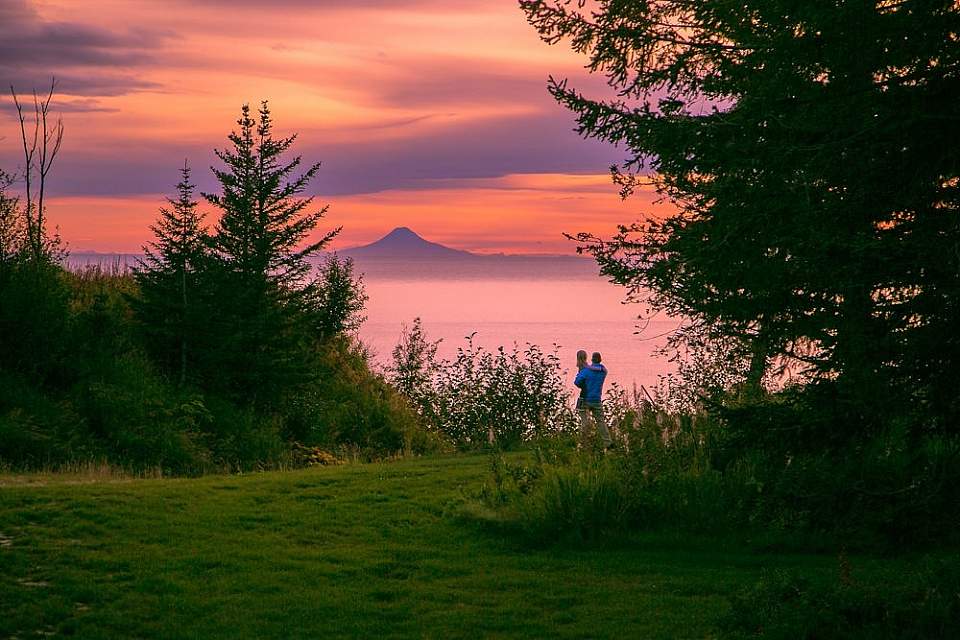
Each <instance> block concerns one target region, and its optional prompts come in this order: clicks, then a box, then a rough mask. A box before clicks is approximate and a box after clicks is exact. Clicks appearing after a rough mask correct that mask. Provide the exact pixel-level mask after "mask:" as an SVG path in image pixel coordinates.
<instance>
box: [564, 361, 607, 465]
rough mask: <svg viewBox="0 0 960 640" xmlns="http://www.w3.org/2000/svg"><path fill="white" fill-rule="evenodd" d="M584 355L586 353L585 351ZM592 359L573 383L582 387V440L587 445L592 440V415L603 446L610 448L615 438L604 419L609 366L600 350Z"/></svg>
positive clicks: (580, 402) (579, 401)
mask: <svg viewBox="0 0 960 640" xmlns="http://www.w3.org/2000/svg"><path fill="white" fill-rule="evenodd" d="M577 355H579V354H577ZM584 355H586V354H585V353H584ZM584 359H585V358H584ZM578 360H579V358H578ZM590 361H591V364H589V365H587V364H584V366H583V367H580V370H579V371H578V372H577V377H576V378H575V379H574V381H573V384H575V385H576V386H577V387H578V388H579V389H580V397H579V398H578V399H577V413H578V414H579V416H580V441H581V444H582V445H584V446H585V445H586V444H587V443H588V442H589V440H590V435H591V434H590V417H591V416H592V417H593V421H594V422H595V423H596V425H597V432H598V433H599V434H600V439H601V440H603V448H604V449H608V448H609V447H610V446H611V445H612V444H613V438H611V437H610V431H609V430H608V429H607V424H606V421H605V420H604V419H603V381H604V380H606V378H607V368H606V367H605V366H603V364H602V358H601V356H600V354H599V353H598V352H594V353H593V355H592V356H591V357H590ZM578 366H579V362H578Z"/></svg>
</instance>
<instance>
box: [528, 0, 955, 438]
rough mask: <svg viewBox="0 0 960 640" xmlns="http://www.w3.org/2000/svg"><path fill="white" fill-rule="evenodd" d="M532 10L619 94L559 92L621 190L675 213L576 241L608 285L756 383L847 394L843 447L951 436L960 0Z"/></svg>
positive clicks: (539, 6) (534, 20)
mask: <svg viewBox="0 0 960 640" xmlns="http://www.w3.org/2000/svg"><path fill="white" fill-rule="evenodd" d="M520 4H521V7H522V8H523V10H524V11H525V13H526V14H527V18H528V20H529V21H530V23H531V24H532V25H533V26H534V27H535V28H536V29H537V31H538V32H539V33H540V35H541V37H542V38H543V39H544V40H545V41H547V42H549V43H551V44H553V43H556V42H559V41H561V40H569V42H570V44H571V45H572V47H573V48H574V49H575V50H576V51H578V52H579V53H582V54H584V55H585V56H587V57H588V58H589V62H588V68H589V69H590V70H591V71H594V72H598V73H603V74H605V75H606V78H607V82H608V84H609V85H610V87H611V88H612V89H614V90H615V91H616V94H617V98H616V99H613V100H608V101H602V100H594V99H591V98H589V97H587V96H584V95H582V94H581V93H579V92H578V91H576V90H575V89H574V88H571V87H570V86H568V84H567V83H566V82H565V81H554V80H551V83H550V91H551V93H552V94H553V95H554V97H555V98H556V99H557V100H558V101H559V102H560V103H561V104H563V105H564V106H566V107H568V108H569V109H570V110H571V111H573V112H574V113H575V114H576V117H577V120H578V124H579V131H580V132H581V133H582V134H583V135H585V136H591V137H596V138H599V139H603V140H607V141H610V142H614V143H618V144H622V145H623V147H624V148H626V149H627V152H628V158H627V161H626V163H625V167H624V168H623V169H622V170H618V169H614V177H615V179H616V181H617V182H618V183H619V184H620V186H621V187H622V192H623V195H624V196H627V195H629V194H630V193H631V192H633V191H634V190H635V189H639V188H645V187H647V186H652V187H653V188H655V189H656V190H657V191H658V193H659V194H660V195H662V196H663V197H664V198H665V199H666V200H668V201H669V202H671V203H672V204H674V205H675V206H676V213H674V214H672V215H668V216H667V217H665V218H663V217H659V218H658V217H652V216H651V217H649V218H647V219H646V220H644V221H641V222H638V223H636V224H633V225H625V226H623V227H621V228H620V230H619V232H618V233H617V234H616V235H615V236H614V237H613V238H612V239H611V240H609V241H601V240H600V239H599V238H598V237H595V236H592V235H590V234H582V235H580V236H579V238H580V240H581V241H582V243H583V244H582V248H583V249H584V250H587V251H590V252H592V253H593V254H594V255H595V256H596V258H597V259H598V261H599V262H600V265H601V267H602V271H603V272H604V274H605V275H607V276H609V277H611V278H612V279H613V280H614V281H616V282H619V283H620V284H623V285H625V286H626V287H628V290H629V292H630V296H631V297H632V298H633V299H636V300H641V301H643V302H645V303H647V305H648V306H649V307H651V308H652V309H653V310H655V311H665V312H668V313H670V314H672V315H674V316H677V317H686V318H688V319H689V321H690V322H691V323H692V326H693V327H695V328H698V329H708V330H709V331H711V332H713V333H714V334H716V335H719V336H721V337H723V338H724V339H725V340H728V341H734V342H735V343H737V345H738V348H735V349H733V350H731V351H730V352H729V353H730V355H731V356H732V358H731V361H730V362H729V364H730V367H731V369H732V370H733V371H734V372H740V373H744V368H743V367H742V366H741V364H742V361H743V360H744V359H746V360H747V362H748V363H749V364H748V366H747V367H746V372H747V373H748V374H749V376H748V377H749V378H750V381H752V382H753V383H754V384H756V383H759V382H760V381H761V380H762V379H763V374H764V373H766V372H769V371H771V369H775V368H777V367H778V366H781V365H784V364H787V365H791V366H792V367H793V368H794V369H795V373H799V374H800V377H801V379H815V380H818V381H820V383H821V384H824V385H831V386H835V387H837V389H838V391H837V393H840V394H842V395H844V396H845V397H846V403H845V405H846V406H848V407H852V408H854V409H855V413H856V414H857V416H858V417H857V419H856V420H855V421H853V422H852V423H850V424H847V425H845V426H844V427H843V429H842V431H839V429H840V428H841V426H843V425H842V423H843V422H844V421H845V414H841V415H838V416H835V417H834V418H833V422H834V425H835V427H836V428H837V429H838V431H839V433H841V434H843V435H845V436H855V435H856V434H858V433H863V432H866V431H869V430H871V429H876V428H878V425H885V424H888V421H889V420H891V419H897V420H899V419H904V418H906V419H910V422H911V427H912V428H913V429H915V430H918V431H924V430H930V429H937V430H940V431H942V432H955V430H956V429H957V425H958V424H960V422H958V420H957V417H958V415H960V413H958V411H960V404H958V400H957V398H960V393H958V389H957V381H958V380H960V376H958V375H957V374H956V372H957V371H960V343H958V341H957V340H956V339H955V336H954V333H955V330H954V327H955V326H956V325H957V321H958V315H957V313H958V309H960V304H958V300H960V254H958V253H957V251H956V244H957V237H958V233H960V226H958V224H960V222H958V220H960V218H958V215H957V214H958V206H960V198H958V195H960V182H958V176H960V160H958V156H957V154H956V153H955V149H956V146H957V141H958V140H960V124H958V123H960V120H958V119H957V118H956V101H955V100H954V99H953V98H952V96H953V95H955V94H956V93H957V91H958V88H960V85H958V77H960V76H958V73H957V72H958V69H960V55H958V54H960V48H958V47H957V46H956V43H955V34H956V33H957V30H958V28H960V10H958V7H957V5H956V3H954V2H948V1H946V0H941V1H933V2H921V3H899V2H892V3H888V2H884V3H862V2H861V3H858V2H853V3H816V2H814V3H798V2H795V1H793V0H775V1H770V0H762V1H759V0H758V1H746V2H738V3H730V2H727V1H726V0H705V1H703V2H695V3H691V2H687V1H686V0H654V1H651V2H623V1H618V0H600V1H598V2H596V3H591V4H590V11H589V12H586V11H585V10H584V9H583V7H584V3H583V2H577V1H575V0H524V1H522V2H521V3H520ZM904 167H910V169H909V170H906V171H905V170H904ZM695 333H696V332H695ZM685 338H686V336H685V335H684V334H682V333H681V334H679V335H678V336H677V337H676V340H678V341H680V342H681V343H682V342H683V341H684V340H685ZM694 373H697V374H698V375H699V374H701V373H702V372H701V371H699V370H696V369H695V370H694ZM830 408H832V406H827V407H823V409H822V411H823V412H824V413H826V411H828V410H829V409H830ZM733 428H736V427H735V425H734V427H733Z"/></svg>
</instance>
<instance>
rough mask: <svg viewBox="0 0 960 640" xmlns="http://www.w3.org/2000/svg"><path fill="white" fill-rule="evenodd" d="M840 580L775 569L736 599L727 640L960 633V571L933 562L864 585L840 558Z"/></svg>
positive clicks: (927, 638) (928, 637)
mask: <svg viewBox="0 0 960 640" xmlns="http://www.w3.org/2000/svg"><path fill="white" fill-rule="evenodd" d="M840 560H841V568H840V573H839V576H838V579H835V581H833V582H831V583H827V584H824V583H823V582H814V581H811V580H809V579H807V578H805V577H803V576H800V575H797V573H796V572H786V571H778V572H768V573H767V574H766V575H765V576H764V578H763V579H762V580H761V581H760V582H759V583H758V584H757V585H756V586H755V587H754V588H753V589H752V590H750V591H748V592H745V593H743V594H740V595H738V596H737V597H735V598H734V599H733V603H732V605H733V606H732V608H731V611H730V613H729V614H728V615H727V616H726V617H725V618H724V619H723V621H722V626H721V628H722V631H723V633H722V635H721V637H722V638H729V639H734V638H769V639H771V640H772V639H775V638H781V639H783V640H788V639H789V640H814V639H816V640H853V639H855V638H871V639H872V640H886V639H889V640H894V639H897V640H909V639H915V640H936V639H943V640H946V639H947V638H956V637H957V636H958V635H960V568H958V566H957V564H956V563H955V562H951V563H945V562H938V563H934V562H928V563H926V566H921V567H919V568H915V569H912V570H910V571H908V572H906V573H904V572H899V573H897V574H896V575H895V576H889V579H888V580H885V581H882V582H881V581H879V580H878V581H876V582H872V583H870V584H861V583H860V582H859V581H858V580H857V579H856V576H855V575H854V574H852V573H851V571H852V570H853V569H851V566H850V563H849V560H848V559H847V558H846V557H845V556H841V558H840Z"/></svg>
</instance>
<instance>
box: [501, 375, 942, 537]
mask: <svg viewBox="0 0 960 640" xmlns="http://www.w3.org/2000/svg"><path fill="white" fill-rule="evenodd" d="M635 400H636V399H635V398H634V399H630V398H629V397H628V396H627V395H626V394H623V393H622V392H620V391H618V390H616V389H614V390H611V393H610V394H608V396H607V400H606V409H607V412H608V416H609V417H610V424H611V429H612V431H613V434H614V437H615V439H616V441H617V442H618V443H619V448H618V450H616V451H613V452H607V453H606V454H602V453H600V452H598V451H596V450H584V451H581V452H572V451H569V450H567V452H566V453H564V452H563V450H562V448H560V447H554V448H553V449H552V450H544V451H547V452H548V454H547V455H545V454H543V453H541V454H540V455H539V456H538V458H537V460H536V462H535V463H533V465H532V468H531V471H529V472H527V473H526V474H525V475H526V477H530V478H534V479H535V480H534V481H533V482H531V483H530V486H527V487H525V488H524V490H523V491H519V490H515V489H511V487H512V486H513V485H512V484H511V482H510V479H509V476H510V475H517V472H509V473H507V472H505V471H504V469H501V468H497V467H495V468H494V473H493V477H492V484H490V483H488V485H490V486H488V489H487V490H486V491H485V493H484V495H483V499H484V501H485V502H486V503H487V506H489V507H491V508H496V509H500V510H502V511H503V512H504V513H505V514H507V515H508V516H509V517H511V518H513V519H514V520H516V521H517V523H518V524H519V525H520V527H521V528H522V529H523V530H525V531H526V532H527V533H530V534H532V535H533V537H534V538H537V539H540V540H545V541H549V540H554V539H557V537H558V536H560V537H570V536H572V537H574V538H579V537H585V536H586V532H593V533H591V535H593V534H594V533H596V532H601V531H611V530H621V531H622V530H637V529H662V528H665V527H669V528H676V529H679V530H683V531H688V532H703V533H711V534H727V533H732V532H736V531H743V530H750V531H753V532H755V533H763V534H764V535H773V536H775V537H776V536H782V535H783V534H786V537H785V538H784V539H787V538H790V537H791V536H793V537H795V536H803V539H804V540H807V541H808V542H809V543H811V544H812V543H815V544H818V545H819V544H823V543H824V542H828V541H829V540H833V541H834V543H835V542H837V541H842V543H843V544H846V545H848V546H849V547H850V548H857V549H865V548H877V547H881V548H883V547H889V546H891V545H902V544H904V543H912V544H918V543H920V544H923V543H938V544H942V543H944V542H947V541H950V540H956V539H957V533H956V532H957V531H958V527H960V503H958V502H957V501H956V499H955V496H954V491H953V488H954V487H956V486H957V484H958V483H960V465H958V464H957V461H958V458H960V442H958V441H957V440H955V439H951V438H947V437H943V436H933V435H931V436H927V437H924V438H920V439H917V438H913V437H911V436H910V435H909V432H908V431H907V430H899V431H898V430H891V431H889V432H886V433H884V434H881V435H880V436H878V437H876V438H875V439H873V440H872V441H870V442H869V443H866V444H864V445H862V446H860V447H858V448H857V449H856V450H839V451H837V450H831V449H826V450H825V451H823V452H820V453H811V452H804V453H803V454H802V455H794V456H790V457H788V456H783V455H779V454H777V453H776V452H774V453H769V452H768V451H765V450H764V449H762V448H751V447H748V446H741V447H740V448H739V449H738V450H731V449H730V447H729V441H728V440H727V426H726V424H725V423H724V422H723V421H720V420H717V419H715V418H711V417H710V416H709V415H708V414H705V413H700V414H694V415H689V414H687V415H684V414H679V415H676V414H668V413H664V412H661V411H656V410H654V409H653V408H652V406H651V405H650V404H649V403H639V404H638V403H637V402H636V401H635ZM498 476H500V477H499V478H498ZM490 487H493V488H490ZM602 509H606V510H608V512H605V513H601V512H600V510H602Z"/></svg>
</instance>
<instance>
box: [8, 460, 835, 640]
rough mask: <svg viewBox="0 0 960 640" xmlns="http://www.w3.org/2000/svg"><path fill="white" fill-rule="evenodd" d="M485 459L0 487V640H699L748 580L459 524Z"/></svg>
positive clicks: (738, 573) (721, 567)
mask: <svg viewBox="0 0 960 640" xmlns="http://www.w3.org/2000/svg"><path fill="white" fill-rule="evenodd" d="M487 467H488V461H487V458H486V457H484V456H469V457H446V458H433V459H423V460H412V461H400V462H392V463H384V464H369V465H350V466H344V467H336V468H317V469H310V470H303V471H296V472H285V473H281V472H278V473H264V474H254V475H247V476H214V477H206V478H201V479H179V480H137V481H126V482H100V483H87V484H77V483H64V482H62V481H59V482H58V481H57V480H56V479H51V480H50V481H49V482H48V483H47V484H44V485H37V484H34V485H18V484H10V483H7V484H2V483H0V637H16V638H22V639H26V638H31V637H39V636H41V635H53V634H55V635H58V636H60V635H63V636H66V635H73V636H76V637H84V638H121V637H140V638H208V637H209V638H319V637H331V638H338V637H384V638H410V637H414V638H419V637H424V638H451V637H534V638H543V637H578V638H604V637H608V638H683V637H689V638H703V637H711V636H712V635H714V633H715V631H714V628H715V621H716V618H717V616H718V615H720V614H722V613H723V612H724V611H725V610H726V608H727V606H728V605H727V599H726V596H727V594H729V593H730V592H731V591H733V590H737V589H739V588H741V587H743V586H744V585H746V584H750V583H753V582H754V581H756V580H757V578H758V577H759V575H760V572H761V569H762V568H763V567H765V566H766V567H796V566H800V567H803V568H804V570H809V571H812V572H826V571H832V570H834V569H833V567H835V566H836V565H835V559H834V558H831V557H828V556H800V555H797V556H785V555H779V556H769V555H763V554H758V553H757V552H754V551H751V550H749V549H738V548H736V546H732V547H731V545H727V546H724V547H723V548H712V545H711V544H710V543H709V542H707V541H700V542H699V543H696V544H693V545H691V544H684V543H682V542H681V541H678V540H677V539H676V538H671V537H670V536H660V537H656V536H653V537H650V539H648V540H642V541H641V540H634V541H631V542H630V543H625V544H621V545H618V546H617V548H612V547H610V546H607V547H602V546H598V545H594V546H592V547H589V548H583V549H576V548H571V547H570V546H569V545H566V546H563V547H557V548H551V549H543V548H530V547H527V546H524V545H522V544H521V543H519V542H518V541H517V540H515V539H511V537H510V536H507V535H503V534H498V533H497V532H495V531H492V530H489V529H484V528H483V527H482V526H481V525H478V524H475V523H472V522H470V521H469V520H465V519H463V518H461V517H458V513H459V512H460V508H461V505H462V504H463V501H464V494H465V491H466V492H469V491H470V490H475V489H476V488H477V487H478V486H479V484H480V482H481V481H482V479H483V476H484V474H485V473H486V470H487Z"/></svg>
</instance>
